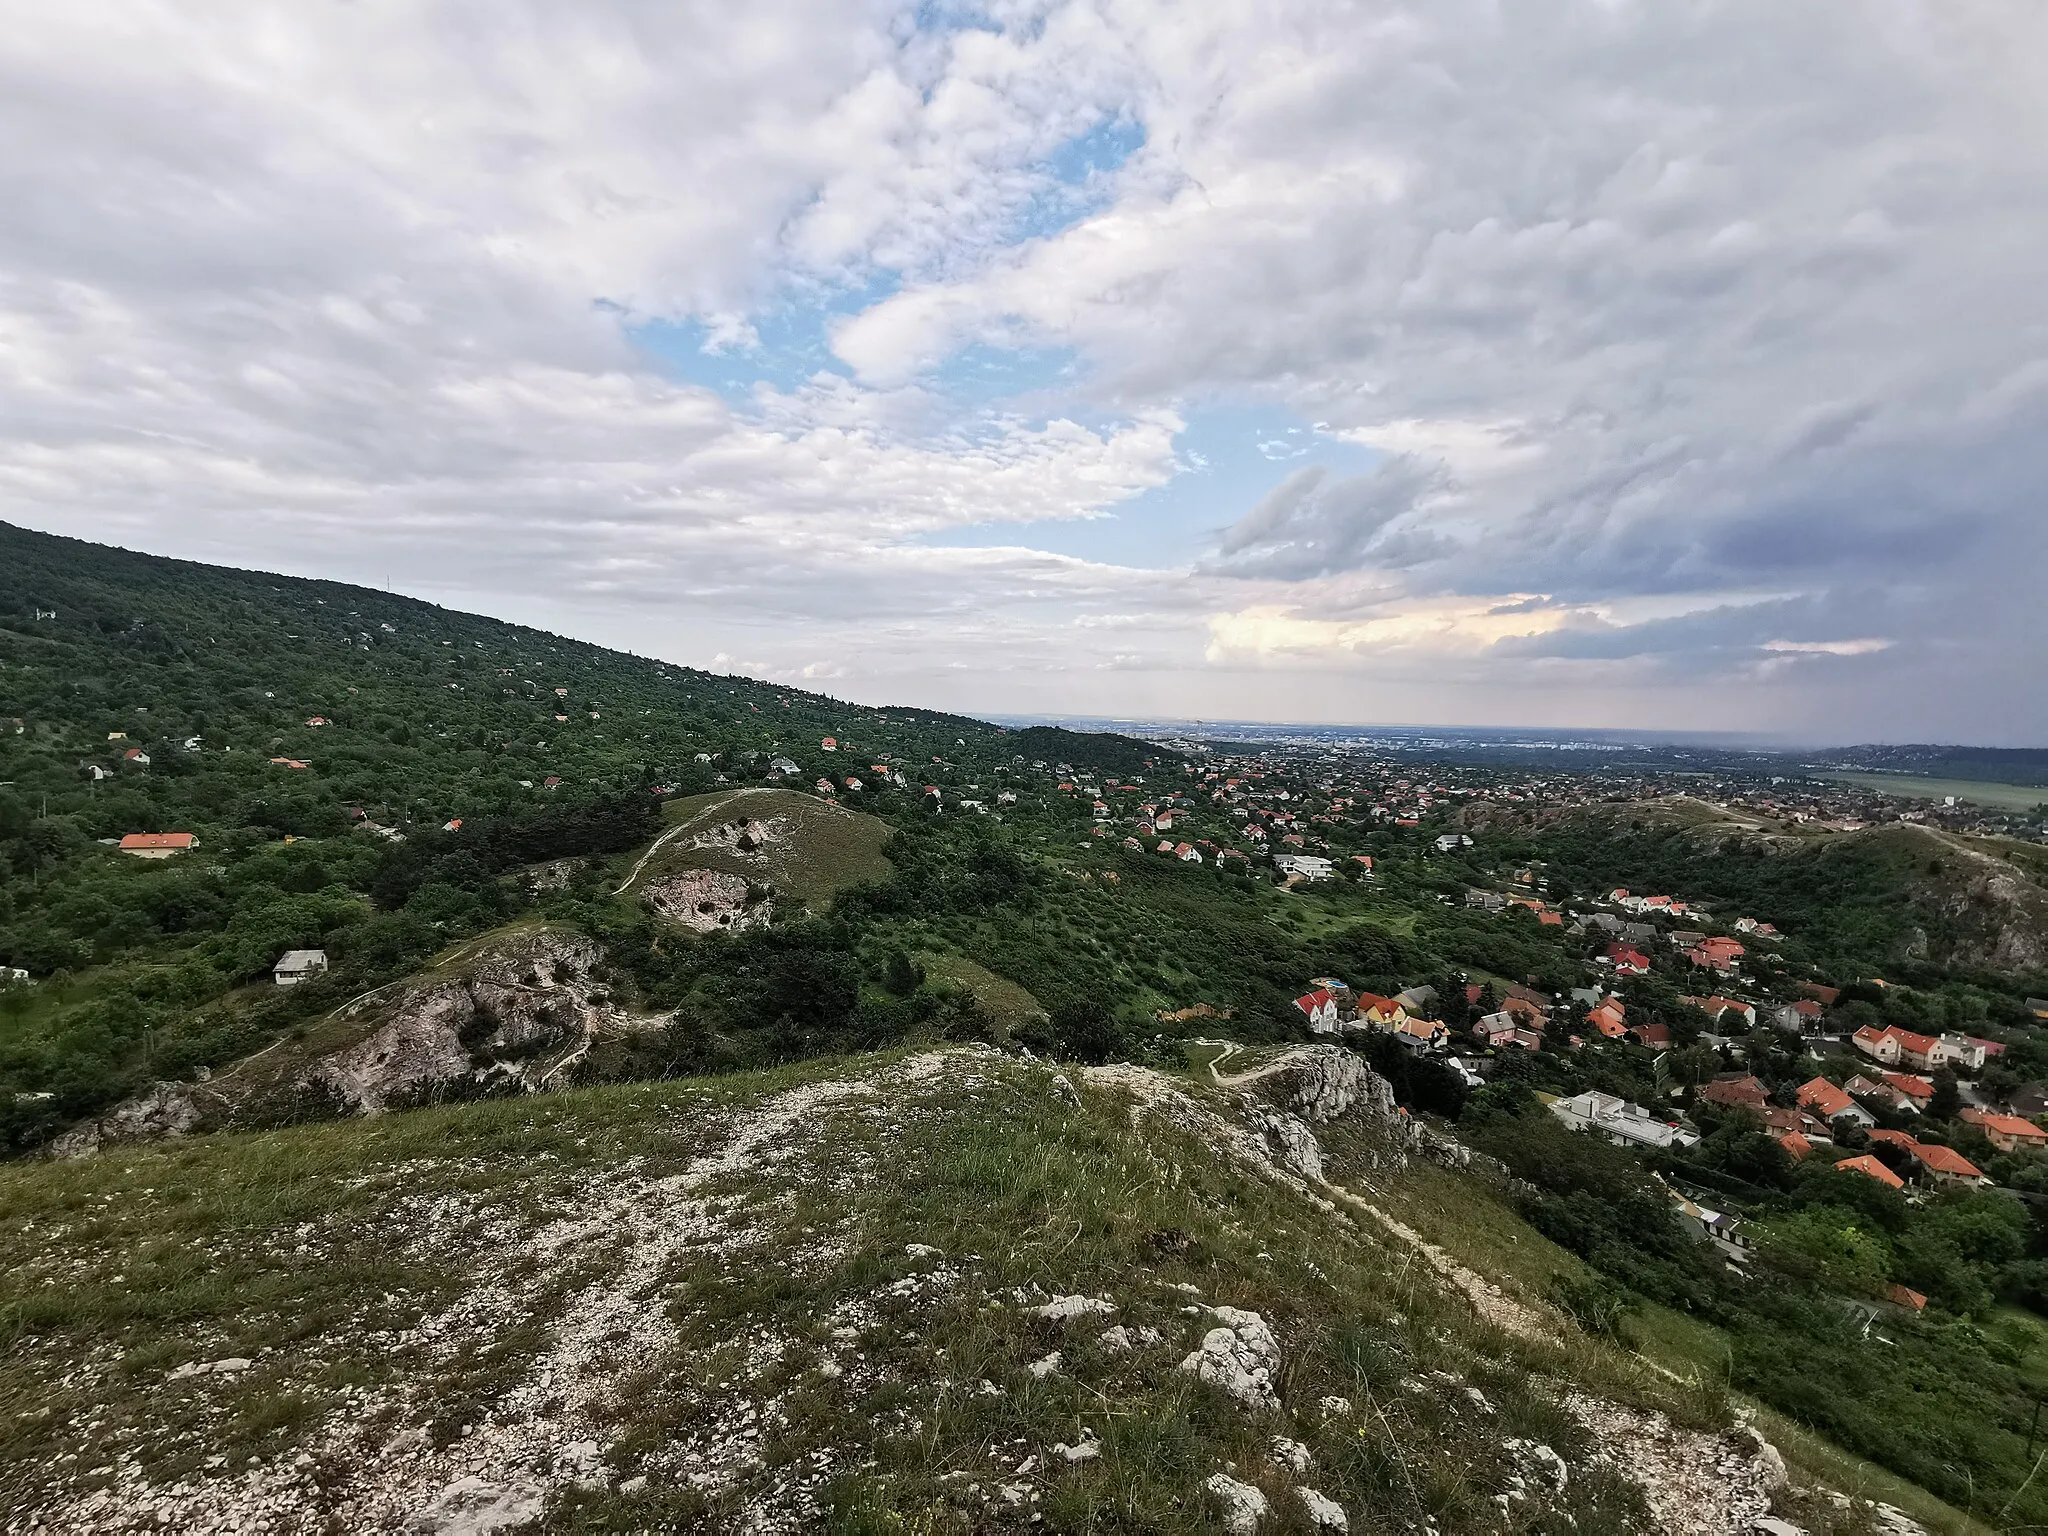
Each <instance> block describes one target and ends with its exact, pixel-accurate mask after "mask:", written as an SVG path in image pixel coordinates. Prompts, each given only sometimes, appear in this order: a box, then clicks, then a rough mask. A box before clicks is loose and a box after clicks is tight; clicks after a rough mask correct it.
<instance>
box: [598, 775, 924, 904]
mask: <svg viewBox="0 0 2048 1536" xmlns="http://www.w3.org/2000/svg"><path fill="white" fill-rule="evenodd" d="M742 816H744V817H747V818H749V820H750V821H751V822H756V823H764V824H766V826H767V827H768V828H769V829H770V831H769V834H768V840H766V841H764V842H763V844H762V846H761V847H760V848H759V849H758V850H756V851H753V852H745V851H741V850H738V849H736V848H731V847H718V846H713V847H697V846H693V844H694V843H695V842H696V841H697V840H698V839H699V838H700V837H702V836H704V835H706V834H708V833H711V832H713V831H714V830H715V829H716V828H718V827H720V826H722V825H728V824H731V823H733V822H736V821H737V820H738V818H740V817H742ZM664 817H665V820H666V821H667V823H668V825H667V829H666V830H665V831H664V832H663V834H662V840H661V841H660V844H659V846H658V847H657V848H655V849H654V850H653V851H652V853H651V855H650V854H649V852H648V850H645V849H642V850H640V851H638V852H635V853H632V854H623V855H620V856H619V858H617V859H616V860H614V861H613V862H614V865H615V867H616V871H617V873H618V876H619V878H620V879H621V880H622V881H623V880H625V879H626V878H627V877H628V876H629V875H630V874H631V873H632V872H633V871H634V869H635V868H636V867H637V868H638V870H639V873H638V876H637V878H636V879H635V881H634V884H635V885H638V884H639V883H640V882H643V881H649V880H656V879H659V878H661V876H663V875H665V874H672V873H674V872H676V871H678V870H684V869H716V870H723V871H725V872H726V873H728V874H736V875H741V876H744V877H745V878H747V879H749V880H754V881H758V882H760V883H762V884H766V885H771V886H773V887H775V888H776V889H777V890H779V891H781V892H783V893H784V894H785V896H796V897H799V898H801V899H802V900H803V901H805V902H807V903H808V904H809V905H810V906H812V907H813V908H817V909H822V908H823V907H824V906H825V904H826V903H827V902H828V901H830V900H831V899H832V897H833V896H834V895H835V894H836V893H838V892H839V891H841V890H844V889H845V888H846V887H847V886H849V885H853V884H856V883H857V882H859V881H862V880H871V879H878V878H880V877H882V876H884V875H886V874H887V873H888V872H889V863H888V860H886V859H884V858H883V857H882V846H883V844H885V843H886V842H888V840H889V827H888V824H887V823H886V822H883V821H881V820H879V819H878V818H876V817H873V816H869V815H865V814H864V813H862V812H859V811H852V810H847V809H845V808H844V807H841V806H835V805H830V804H827V803H826V802H825V801H823V800H820V799H818V798H816V797H815V796H812V795H806V794H801V793H798V792H796V791H794V790H787V789H735V790H725V791H721V792H720V793H717V794H711V795H691V796H688V797H687V798H685V799H681V800H676V801H673V802H671V803H670V804H669V805H667V806H666V807H664ZM643 855H645V856H646V857H645V861H644V863H643V862H642V859H643Z"/></svg>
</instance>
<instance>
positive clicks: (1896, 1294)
mask: <svg viewBox="0 0 2048 1536" xmlns="http://www.w3.org/2000/svg"><path fill="white" fill-rule="evenodd" d="M1884 1299H1885V1300H1886V1301H1888V1302H1890V1303H1891V1304H1892V1305H1893V1306H1895V1307H1898V1308H1900V1309H1901V1310H1902V1311H1906V1312H1925V1311H1926V1310H1927V1298H1926V1297H1925V1296H1922V1295H1921V1294H1920V1293H1919V1292H1918V1291H1916V1290H1912V1289H1910V1288H1909V1287H1906V1286H1903V1285H1888V1286H1886V1287H1885V1288H1884Z"/></svg>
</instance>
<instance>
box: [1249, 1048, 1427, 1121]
mask: <svg viewBox="0 0 2048 1536" xmlns="http://www.w3.org/2000/svg"><path fill="white" fill-rule="evenodd" d="M1270 1081H1271V1082H1272V1084H1273V1087H1274V1089H1275V1091H1276V1092H1277V1094H1278V1096H1279V1097H1280V1101H1281V1103H1283V1104H1284V1105H1285V1106H1286V1107H1287V1108H1288V1109H1291V1110H1293V1111H1294V1113H1296V1114H1297V1115H1299V1116H1301V1118H1302V1119H1304V1120H1306V1121H1308V1122H1309V1123H1310V1124H1312V1125H1325V1124H1328V1123H1329V1122H1330V1121H1332V1120H1337V1119H1340V1118H1342V1117H1343V1116H1345V1115H1348V1114H1350V1113H1351V1112H1352V1111H1353V1110H1358V1109H1363V1110H1365V1111H1366V1112H1367V1113H1369V1114H1373V1115H1377V1116H1380V1117H1383V1118H1386V1119H1389V1120H1392V1119H1394V1118H1396V1117H1397V1110H1396V1107H1395V1104H1394V1087H1393V1084H1391V1083H1389V1082H1388V1081H1387V1080H1386V1079H1385V1078H1383V1077H1381V1076H1380V1075H1379V1074H1378V1073H1377V1072H1375V1071H1373V1070H1372V1068H1370V1067H1368V1066H1367V1065H1366V1064H1365V1062H1364V1060H1363V1059H1361V1058H1360V1057H1359V1056H1358V1055H1357V1053H1355V1052H1353V1051H1348V1050H1346V1049H1345V1048H1344V1047H1343V1046H1341V1045H1313V1046H1310V1047H1308V1048H1307V1049H1306V1050H1301V1051H1296V1052H1294V1053H1293V1054H1292V1055H1291V1056H1289V1058H1288V1060H1287V1064H1286V1067H1285V1068H1284V1069H1283V1070H1282V1071H1281V1072H1279V1073H1276V1074H1275V1075H1274V1076H1273V1078H1272V1079H1270Z"/></svg>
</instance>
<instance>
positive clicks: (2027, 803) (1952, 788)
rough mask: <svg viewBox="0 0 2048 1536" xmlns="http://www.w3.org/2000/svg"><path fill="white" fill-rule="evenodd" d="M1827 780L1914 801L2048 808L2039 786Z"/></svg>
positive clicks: (1867, 776)
mask: <svg viewBox="0 0 2048 1536" xmlns="http://www.w3.org/2000/svg"><path fill="white" fill-rule="evenodd" d="M1822 777H1823V778H1829V779H1833V780H1836V781H1837V782H1838V783H1842V784H1854V785H1856V786H1857V787H1858V788H1859V789H1874V790H1877V791H1879V792H1881V793H1883V794H1888V795H1904V796H1906V797H1908V798H1909V799H1914V800H1941V799H1945V798H1946V797H1948V796H1950V795H1954V796H1955V797H1956V799H1958V800H1964V801H1968V802H1969V803H1970V804H1972V805H1981V806H1988V807H1990V808H1992V809H1994V810H2001V811H2031V810H2032V809H2033V808H2034V807H2035V806H2037V805H2048V788H2044V787H2043V786H2041V785H2039V784H1987V783H1984V782H1982V781H1981V780H1977V779H1916V778H1912V777H1910V776H1908V775H1906V774H1898V773H1829V774H1823V775H1822Z"/></svg>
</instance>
